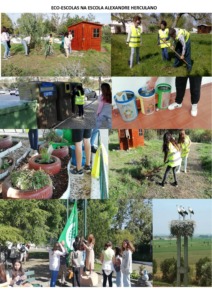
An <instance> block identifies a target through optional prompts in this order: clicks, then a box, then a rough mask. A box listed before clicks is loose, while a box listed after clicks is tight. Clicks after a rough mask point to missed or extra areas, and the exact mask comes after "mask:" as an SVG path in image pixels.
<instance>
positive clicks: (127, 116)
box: [114, 91, 138, 122]
mask: <svg viewBox="0 0 212 300" xmlns="http://www.w3.org/2000/svg"><path fill="white" fill-rule="evenodd" d="M114 100H115V102H116V105H117V108H118V110H119V112H120V115H121V117H122V119H123V120H124V121H125V122H130V121H133V120H135V119H136V118H137V116H138V109H137V105H136V98H135V94H134V93H133V92H132V91H122V92H119V93H117V94H116V95H115V96H114Z"/></svg>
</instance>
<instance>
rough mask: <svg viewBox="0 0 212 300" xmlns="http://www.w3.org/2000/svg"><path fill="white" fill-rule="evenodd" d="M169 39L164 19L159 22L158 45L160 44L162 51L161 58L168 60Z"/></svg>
mask: <svg viewBox="0 0 212 300" xmlns="http://www.w3.org/2000/svg"><path fill="white" fill-rule="evenodd" d="M168 40H169V29H168V28H167V23H166V21H164V20H162V21H161V22H160V29H159V30H158V45H160V48H161V51H162V59H163V60H165V61H166V60H169V54H168V47H170V43H169V42H168Z"/></svg>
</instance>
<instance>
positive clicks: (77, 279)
mask: <svg viewBox="0 0 212 300" xmlns="http://www.w3.org/2000/svg"><path fill="white" fill-rule="evenodd" d="M73 272H74V277H73V285H74V286H80V267H73Z"/></svg>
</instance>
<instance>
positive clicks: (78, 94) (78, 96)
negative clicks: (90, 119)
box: [74, 85, 85, 119]
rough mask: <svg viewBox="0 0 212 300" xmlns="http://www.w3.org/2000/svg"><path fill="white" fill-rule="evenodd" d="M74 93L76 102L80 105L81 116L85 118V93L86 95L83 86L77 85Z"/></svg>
mask: <svg viewBox="0 0 212 300" xmlns="http://www.w3.org/2000/svg"><path fill="white" fill-rule="evenodd" d="M74 94H75V104H76V105H77V106H78V111H79V118H80V117H81V118H82V119H84V107H83V105H84V104H85V95H84V90H83V87H82V86H81V85H77V87H76V89H75V93H74Z"/></svg>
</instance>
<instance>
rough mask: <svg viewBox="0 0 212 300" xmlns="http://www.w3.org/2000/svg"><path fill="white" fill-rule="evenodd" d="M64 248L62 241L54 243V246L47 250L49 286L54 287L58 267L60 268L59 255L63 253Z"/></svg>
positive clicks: (64, 252)
mask: <svg viewBox="0 0 212 300" xmlns="http://www.w3.org/2000/svg"><path fill="white" fill-rule="evenodd" d="M65 254H66V250H65V248H64V247H63V245H62V243H58V242H57V243H55V244H54V247H53V248H52V249H51V250H50V251H49V269H50V271H51V281H50V287H55V285H56V281H57V277H58V273H59V269H60V256H62V255H65Z"/></svg>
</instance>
